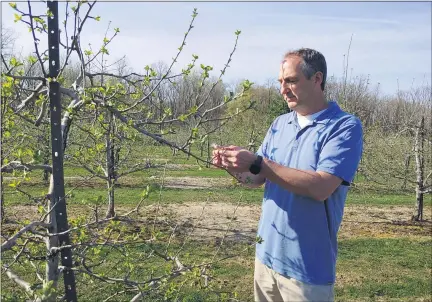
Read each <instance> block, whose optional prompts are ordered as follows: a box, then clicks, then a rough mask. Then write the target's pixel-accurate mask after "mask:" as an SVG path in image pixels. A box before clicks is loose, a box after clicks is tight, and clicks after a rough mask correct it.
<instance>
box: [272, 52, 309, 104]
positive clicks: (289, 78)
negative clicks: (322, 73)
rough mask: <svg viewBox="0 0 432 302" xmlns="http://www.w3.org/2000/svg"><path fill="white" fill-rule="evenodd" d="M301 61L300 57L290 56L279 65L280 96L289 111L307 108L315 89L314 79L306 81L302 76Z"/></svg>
mask: <svg viewBox="0 0 432 302" xmlns="http://www.w3.org/2000/svg"><path fill="white" fill-rule="evenodd" d="M302 61H303V59H302V58H300V57H297V56H290V57H288V58H286V59H285V61H284V62H283V63H282V64H281V68H280V72H279V83H281V94H282V95H283V97H284V99H285V101H286V102H287V104H288V107H289V108H290V109H291V110H296V109H297V110H299V109H301V108H304V107H307V106H308V104H309V102H310V101H311V95H312V94H313V91H314V89H315V88H316V83H314V77H312V78H311V79H309V80H308V79H307V78H306V77H305V75H304V74H303V72H302V70H301V67H300V64H301V63H302Z"/></svg>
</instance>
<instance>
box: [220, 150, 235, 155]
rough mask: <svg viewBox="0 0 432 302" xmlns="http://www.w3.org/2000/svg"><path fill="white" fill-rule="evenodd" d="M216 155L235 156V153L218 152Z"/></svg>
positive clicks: (227, 151)
mask: <svg viewBox="0 0 432 302" xmlns="http://www.w3.org/2000/svg"><path fill="white" fill-rule="evenodd" d="M218 154H219V155H222V156H235V155H236V154H237V151H230V150H219V151H218Z"/></svg>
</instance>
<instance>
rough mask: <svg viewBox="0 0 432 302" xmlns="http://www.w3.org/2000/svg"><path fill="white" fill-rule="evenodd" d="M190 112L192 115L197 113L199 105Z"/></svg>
mask: <svg viewBox="0 0 432 302" xmlns="http://www.w3.org/2000/svg"><path fill="white" fill-rule="evenodd" d="M189 112H190V113H192V114H193V113H197V112H198V106H197V105H195V106H192V107H191V109H189Z"/></svg>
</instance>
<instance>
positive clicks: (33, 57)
mask: <svg viewBox="0 0 432 302" xmlns="http://www.w3.org/2000/svg"><path fill="white" fill-rule="evenodd" d="M28 60H29V62H30V64H34V63H36V62H37V58H36V57H35V56H29V57H28Z"/></svg>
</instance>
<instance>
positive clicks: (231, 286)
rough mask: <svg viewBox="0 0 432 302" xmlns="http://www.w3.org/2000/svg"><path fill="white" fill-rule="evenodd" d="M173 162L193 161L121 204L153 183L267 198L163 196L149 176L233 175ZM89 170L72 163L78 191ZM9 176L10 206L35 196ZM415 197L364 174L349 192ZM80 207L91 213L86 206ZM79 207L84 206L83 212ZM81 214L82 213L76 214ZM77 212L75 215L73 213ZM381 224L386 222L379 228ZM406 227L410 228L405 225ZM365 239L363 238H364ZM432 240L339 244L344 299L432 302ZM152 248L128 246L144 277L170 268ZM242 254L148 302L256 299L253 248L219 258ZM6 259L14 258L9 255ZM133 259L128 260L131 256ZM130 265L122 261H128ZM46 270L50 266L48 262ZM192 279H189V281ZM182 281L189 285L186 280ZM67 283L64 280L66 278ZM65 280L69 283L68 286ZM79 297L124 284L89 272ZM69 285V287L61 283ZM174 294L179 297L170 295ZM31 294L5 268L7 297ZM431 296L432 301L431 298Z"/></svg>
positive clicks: (201, 249)
mask: <svg viewBox="0 0 432 302" xmlns="http://www.w3.org/2000/svg"><path fill="white" fill-rule="evenodd" d="M171 163H178V164H184V163H186V164H188V165H187V166H183V167H181V170H179V169H178V168H179V167H174V168H170V169H167V170H166V171H164V170H163V169H152V170H146V171H140V172H136V173H134V174H130V175H128V176H127V177H125V178H122V179H121V181H120V186H119V187H117V188H116V190H115V194H116V204H117V205H125V206H130V205H133V204H136V203H137V202H138V200H139V198H140V195H141V193H142V192H143V190H144V188H145V187H146V186H147V185H148V184H150V185H151V187H152V192H151V194H150V196H149V198H148V199H147V200H145V204H153V203H156V202H158V201H159V200H162V202H163V204H170V203H171V204H175V203H186V202H193V201H204V200H205V199H207V198H208V199H210V201H213V202H221V203H222V202H226V203H236V202H238V200H239V198H240V197H241V198H242V199H241V202H242V204H256V205H259V204H260V203H261V200H262V196H263V188H258V189H247V188H243V187H237V186H232V185H231V186H227V187H222V188H212V189H211V190H208V189H187V190H185V189H174V188H164V189H163V190H162V191H161V195H159V193H160V187H159V185H158V183H159V182H160V181H157V179H155V180H151V179H149V177H150V176H156V177H161V176H162V175H163V173H165V176H167V177H199V178H220V177H226V172H224V171H221V170H217V169H206V168H203V169H201V170H200V169H198V167H197V166H196V165H195V166H193V164H194V163H193V161H192V162H191V161H187V160H186V159H185V158H180V157H179V158H177V159H175V160H173V161H171ZM76 175H83V176H85V175H88V173H87V172H86V171H85V170H83V169H79V168H73V167H68V166H66V167H65V176H66V179H65V183H66V192H69V191H70V190H71V189H72V188H74V187H75V186H76V185H77V184H78V183H79V180H77V179H70V178H68V177H70V176H76ZM30 177H31V179H30V181H28V182H26V183H24V184H23V185H22V186H21V189H23V190H25V191H27V192H28V193H29V194H31V195H34V196H43V195H44V194H46V193H47V185H44V184H43V183H42V182H41V181H40V179H41V174H40V173H39V174H38V173H32V174H30ZM10 182H11V180H6V181H5V184H6V186H5V204H6V211H7V210H8V209H7V207H8V206H12V205H20V204H21V205H27V204H30V201H29V199H28V198H27V197H26V196H25V195H22V194H20V193H17V192H15V191H14V190H13V189H12V188H10V187H8V186H7V184H8V183H10ZM106 194H107V192H106V189H105V184H104V183H103V181H100V180H92V181H89V182H87V183H86V184H84V185H82V186H79V187H77V188H76V189H74V190H73V191H72V194H71V196H70V197H69V198H68V204H69V211H77V209H79V208H80V207H81V202H82V201H83V200H85V201H87V202H88V203H95V202H96V200H97V198H98V196H102V199H103V200H104V199H105V198H106ZM414 202H415V196H414V194H413V193H410V192H408V193H407V192H403V191H401V190H393V189H386V190H384V189H383V188H381V187H378V186H374V184H371V183H368V182H367V181H366V180H365V179H364V178H362V177H361V176H360V177H358V178H357V179H356V187H353V188H352V189H351V191H350V193H349V195H348V199H347V205H348V206H350V205H352V206H355V205H359V206H362V205H366V206H374V207H387V206H402V205H404V206H414ZM425 204H426V205H427V206H432V200H431V199H428V198H426V199H425ZM81 208H82V209H80V211H86V208H85V207H81ZM78 212H79V211H78ZM74 214H77V213H74ZM71 216H73V215H71ZM377 227H379V226H377ZM399 227H401V228H403V227H404V226H399ZM356 236H357V235H356ZM160 247H161V250H165V248H166V242H165V243H163V242H162V243H161V246H160ZM431 247H432V241H431V240H430V239H429V238H425V237H421V236H418V235H410V236H409V237H403V238H402V237H401V238H396V239H393V238H372V237H371V238H361V237H354V236H353V237H350V238H348V239H342V240H340V241H339V258H338V267H337V284H336V289H335V290H336V301H377V300H379V301H430V293H431V291H432V288H431V285H430V275H431V270H432V267H431V262H430V259H431V257H432V248H431ZM175 248H178V243H175V242H174V241H173V242H172V243H171V248H170V250H171V251H172V252H173V251H174V250H175ZM216 249H217V245H216V244H215V243H214V242H198V241H191V242H189V243H188V244H187V245H186V246H185V248H184V252H183V253H182V261H183V262H184V263H194V262H197V263H200V262H202V261H204V260H205V259H207V260H208V259H210V258H211V257H212V256H213V255H214V252H215V250H216ZM125 251H126V250H125V249H121V250H110V253H108V254H106V264H104V265H102V266H101V268H100V271H99V272H100V273H106V274H108V273H109V274H116V272H117V276H120V275H119V274H120V272H121V271H122V269H124V267H122V268H119V270H118V268H116V267H115V266H114V265H113V263H115V261H116V260H118V259H121V258H120V257H123V256H124V255H125ZM147 252H148V251H147V250H146V247H145V246H143V245H141V246H131V247H130V248H128V249H127V254H128V257H129V259H131V260H130V261H132V262H134V263H135V268H136V270H137V271H136V272H135V273H134V274H133V275H132V276H134V277H136V278H138V279H142V280H144V279H145V278H148V277H149V272H150V269H151V268H152V269H153V270H155V273H163V271H164V270H165V269H169V267H167V266H166V264H165V263H163V262H162V261H161V260H160V259H158V258H157V257H156V258H155V257H151V258H147V256H148V254H147V256H146V253H147ZM227 255H236V256H237V257H235V258H230V259H228V260H225V261H223V262H218V263H216V264H214V265H213V266H212V268H211V270H210V271H209V273H210V275H211V276H212V277H213V279H212V282H211V283H210V284H211V287H210V288H208V289H203V288H201V287H200V282H201V281H200V280H197V279H196V278H194V277H193V276H190V275H187V276H184V277H181V278H179V280H178V281H176V282H174V283H171V284H168V285H167V286H166V287H164V288H163V289H161V291H160V292H157V291H156V292H155V295H153V296H148V297H147V298H146V299H144V301H163V299H164V295H165V294H166V293H169V297H171V299H172V298H173V297H176V296H177V297H178V298H180V301H190V302H192V301H223V299H228V298H235V299H237V300H239V301H252V300H253V296H252V295H253V287H252V284H253V283H252V278H253V260H254V251H253V249H247V244H246V243H243V242H237V243H231V242H230V243H229V244H226V245H224V246H223V248H222V249H221V251H220V254H219V256H220V257H223V256H227ZM3 260H7V259H6V258H4V259H3ZM123 262H125V261H123ZM123 262H122V263H123ZM28 265H29V264H28V263H26V264H24V265H23V266H22V267H20V268H19V269H18V270H17V273H24V275H26V272H27V271H33V270H34V269H33V268H32V267H30V266H29V267H27V266H28ZM42 270H43V267H42ZM33 277H34V276H29V277H28V278H29V279H27V280H28V281H30V282H38V281H37V279H36V278H34V279H32V278H33ZM185 280H186V281H185ZM181 281H184V284H183V285H181V284H182V283H181ZM61 282H62V281H61ZM60 284H61V283H60ZM77 284H78V294H79V299H80V300H82V301H103V300H104V299H105V298H107V297H108V296H109V295H110V294H109V293H113V292H115V291H116V290H120V289H122V288H123V287H116V286H115V285H112V284H106V283H103V282H100V281H98V280H95V279H92V280H90V279H88V278H86V277H84V275H78V276H77ZM60 288H61V286H60ZM170 295H171V296H170ZM132 296H133V295H132V294H122V295H119V296H117V297H116V298H115V299H114V300H115V301H129V300H130V299H131V298H132ZM25 299H26V297H25V295H24V294H23V293H22V292H21V291H20V290H18V289H17V287H16V286H14V285H13V284H12V283H11V281H9V279H8V278H7V277H6V276H5V275H4V273H2V301H23V300H25ZM428 299H429V300H428Z"/></svg>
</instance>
